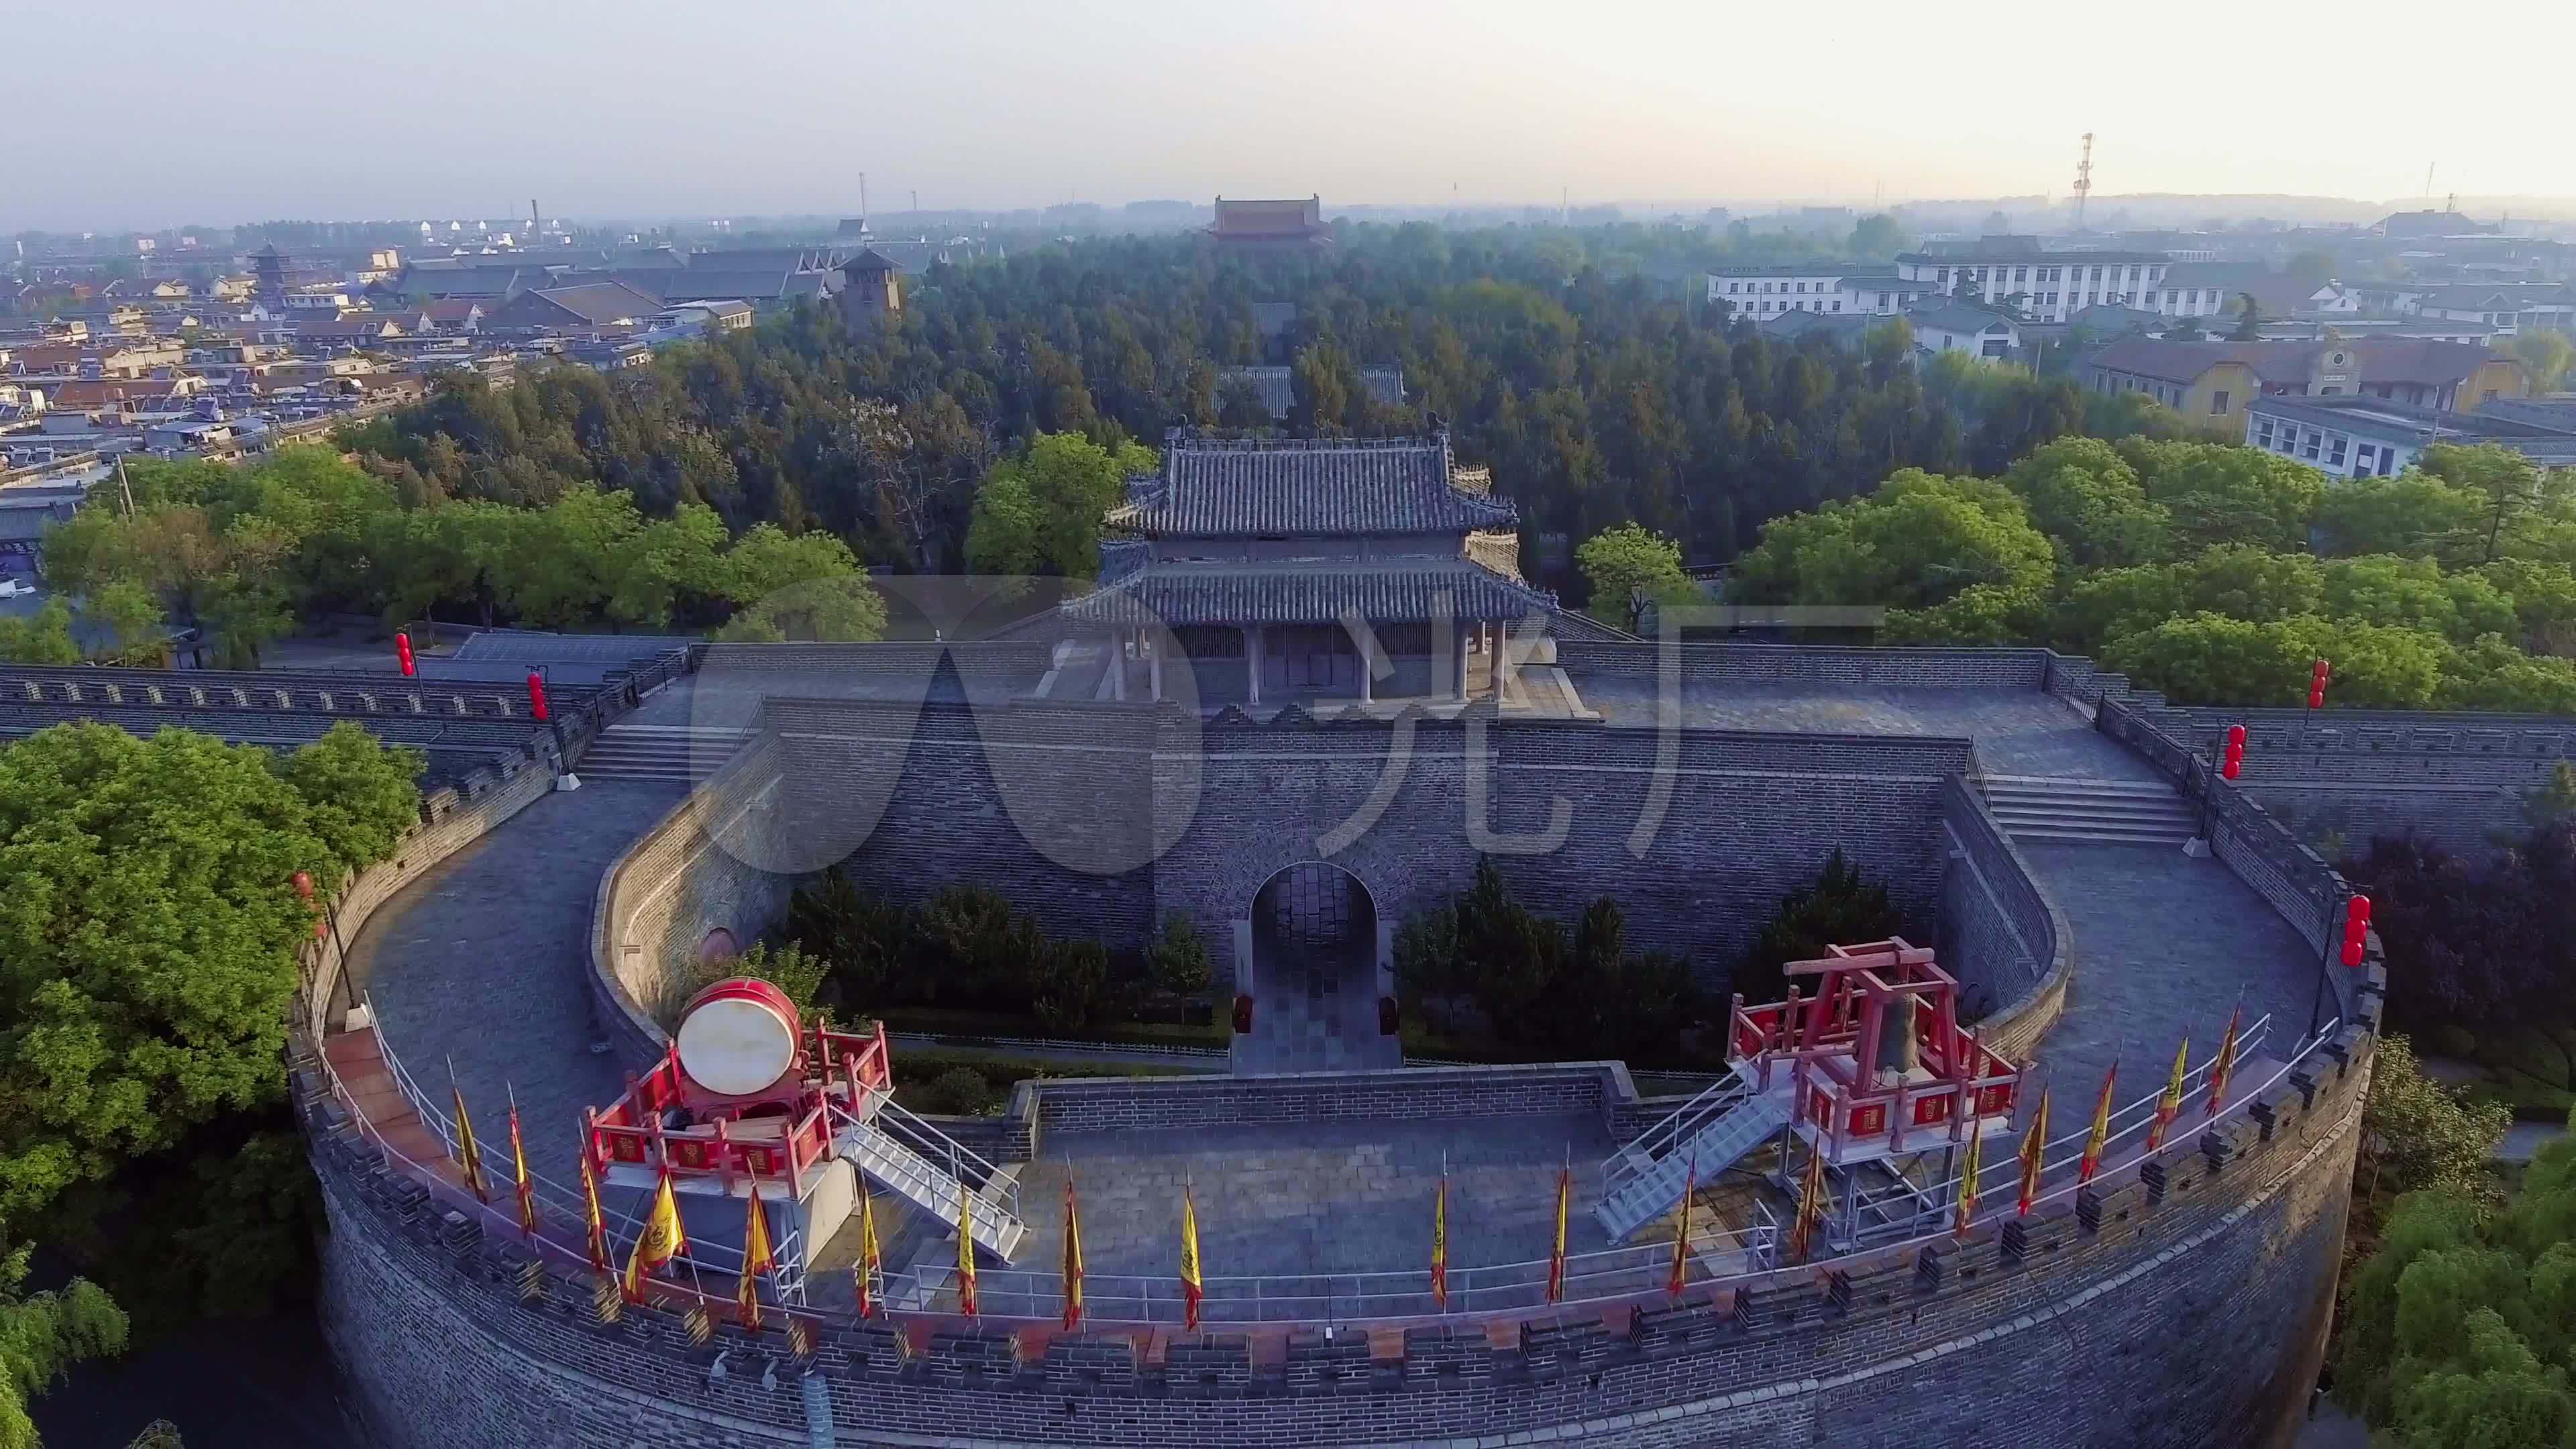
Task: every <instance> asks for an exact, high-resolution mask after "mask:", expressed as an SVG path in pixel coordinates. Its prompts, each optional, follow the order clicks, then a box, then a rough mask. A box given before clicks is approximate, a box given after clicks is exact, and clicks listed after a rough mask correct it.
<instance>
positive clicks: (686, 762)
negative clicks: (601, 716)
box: [574, 723, 747, 785]
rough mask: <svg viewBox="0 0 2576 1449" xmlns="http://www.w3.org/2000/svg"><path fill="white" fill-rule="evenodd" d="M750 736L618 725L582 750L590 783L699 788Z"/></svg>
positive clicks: (581, 770) (581, 768)
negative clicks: (655, 783)
mask: <svg viewBox="0 0 2576 1449" xmlns="http://www.w3.org/2000/svg"><path fill="white" fill-rule="evenodd" d="M745 738H747V732H746V731H743V730H738V729H709V728H699V727H696V726H691V725H643V724H624V723H620V724H613V725H610V726H609V727H608V728H606V729H604V730H601V731H600V732H599V734H598V737H597V738H595V739H593V740H592V741H591V742H590V748H589V749H587V750H585V751H583V752H582V756H581V761H580V763H579V764H578V765H576V766H575V767H574V773H576V774H578V775H580V776H581V777H582V778H583V779H585V780H653V781H659V782H663V783H667V784H674V785H695V784H697V783H698V782H699V781H701V780H704V779H705V778H706V777H707V776H709V775H712V774H714V773H715V772H716V769H717V767H718V766H720V765H722V764H723V763H724V762H725V761H727V760H729V759H731V758H733V754H734V751H736V750H738V749H740V748H741V747H742V743H743V741H744V739H745Z"/></svg>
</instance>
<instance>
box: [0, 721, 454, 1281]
mask: <svg viewBox="0 0 2576 1449" xmlns="http://www.w3.org/2000/svg"><path fill="white" fill-rule="evenodd" d="M420 765H421V760H420V756H419V754H418V753H417V752H416V751H410V750H401V749H388V748H386V747H384V746H383V745H382V744H381V743H379V742H378V741H377V740H376V738H375V737H374V736H373V735H370V734H367V733H366V732H364V731H363V730H361V729H359V728H358V727H357V726H356V725H354V724H349V723H343V724H340V725H336V726H334V727H333V728H332V730H331V732H330V734H328V735H326V736H325V737H324V738H323V739H322V740H320V741H318V742H316V743H314V744H312V745H309V746H306V747H305V748H304V749H303V750H301V751H299V752H297V753H296V754H294V755H291V756H287V757H284V758H279V757H275V756H272V755H271V754H270V753H269V752H268V751H266V750H263V749H260V748H259V747H257V746H250V745H226V744H224V743H223V742H221V741H219V740H215V739H211V738H208V737H207V736H204V735H198V734H192V733H188V732H185V731H181V730H164V731H162V732H161V733H160V734H158V735H156V736H154V737H152V738H151V739H148V740H146V739H137V738H135V737H134V736H132V735H129V734H126V733H125V732H124V731H122V730H118V729H114V728H112V727H110V726H107V725H102V724H94V723H88V722H82V723H76V724H66V725H58V726H55V727H53V728H50V729H47V730H43V731H40V732H38V733H36V734H34V735H31V736H29V737H27V738H26V739H23V740H20V741H17V742H16V743H14V744H11V745H9V746H7V747H6V748H5V749H0V878H5V879H7V880H8V881H9V882H10V889H9V891H8V892H7V893H6V896H5V899H0V1100H6V1101H8V1102H9V1103H10V1104H11V1108H10V1110H9V1111H7V1112H5V1113H0V1235H5V1234H6V1233H8V1232H9V1231H11V1230H23V1229H24V1228H25V1226H26V1225H27V1224H28V1223H29V1222H30V1220H31V1219H32V1218H33V1217H34V1216H35V1215H37V1214H39V1213H41V1212H42V1211H43V1210H44V1209H45V1208H46V1206H47V1205H48V1204H49V1203H51V1202H52V1201H53V1200H54V1199H55V1197H56V1196H57V1195H59V1194H60V1193H61V1192H62V1191H63V1190H64V1189H65V1188H67V1187H69V1186H71V1185H72V1184H73V1183H75V1182H78V1181H82V1180H86V1179H96V1178H100V1177H104V1176H106V1175H107V1174H109V1173H110V1172H112V1171H114V1170H115V1169H116V1168H117V1167H118V1166H120V1165H121V1164H122V1163H123V1161H124V1160H125V1159H126V1158H128V1157H132V1156H139V1155H142V1154H146V1153H150V1152H153V1151H157V1150H160V1149H163V1148H167V1147H169V1146H171V1145H172V1144H174V1143H175V1142H177V1141H178V1140H179V1139H180V1137H181V1136H182V1135H183V1134H184V1133H185V1132H186V1131H187V1130H188V1129H189V1128H190V1127H192V1126H194V1125H196V1124H199V1123H202V1122H206V1121H208V1120H210V1119H212V1118H214V1117H216V1116H218V1115H219V1114H223V1113H227V1112H236V1111H242V1110H246V1109H249V1108H252V1107H255V1106H258V1105H260V1104H262V1103H264V1102H269V1101H273V1100H275V1098H276V1097H277V1094H278V1093H279V1092H280V1091H281V1090H282V1087H283V1070H282V1067H281V1060H282V1055H283V1051H284V1046H285V1038H284V1033H285V1029H286V1020H285V1016H286V1004H287V1000H288V998H289V997H290V996H291V995H292V994H293V992H294V990H295V983H296V956H295V953H296V949H297V948H298V946H300V945H301V944H302V943H304V942H306V941H308V940H310V939H311V936H312V925H313V921H314V919H315V917H314V910H315V908H314V907H313V906H312V905H311V904H309V903H308V902H306V901H305V900H303V899H300V898H299V896H298V893H297V891H296V889H295V884H294V881H295V877H296V875H297V873H298V872H304V873H307V874H309V876H310V877H311V878H312V880H313V881H314V883H315V887H316V890H317V892H327V891H329V890H332V889H335V888H336V887H337V886H338V884H339V883H340V881H341V880H342V879H343V878H345V877H346V876H347V875H348V874H349V873H350V872H351V871H353V870H355V869H357V868H359V867H360V866H363V865H365V864H368V863H371V862H372V861H374V860H376V859H378V858H380V857H381V856H382V855H383V854H384V852H385V851H386V850H388V849H390V847H391V845H392V843H393V841H394V839H395V838H396V837H397V836H398V835H399V834H400V833H401V831H402V830H403V829H405V828H406V827H408V826H409V825H410V824H412V823H413V822H414V821H415V820H417V818H418V810H419V794H418V791H417V790H416V788H415V787H414V786H413V784H412V781H413V779H414V777H416V776H417V775H418V773H419V770H420ZM308 789H309V790H314V791H319V792H326V793H327V796H328V798H327V799H326V798H316V797H313V796H308V795H307V794H306V791H307V790H308Z"/></svg>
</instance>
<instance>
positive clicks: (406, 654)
mask: <svg viewBox="0 0 2576 1449" xmlns="http://www.w3.org/2000/svg"><path fill="white" fill-rule="evenodd" d="M394 659H395V660H396V662H398V663H400V664H401V665H402V672H403V678H405V679H409V678H411V677H412V676H413V675H415V674H417V673H419V672H420V670H419V668H418V667H417V666H416V665H414V664H413V663H412V657H411V635H410V634H409V633H397V634H395V635H394Z"/></svg>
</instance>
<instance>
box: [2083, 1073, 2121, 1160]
mask: <svg viewBox="0 0 2576 1449" xmlns="http://www.w3.org/2000/svg"><path fill="white" fill-rule="evenodd" d="M2119 1078H2120V1059H2119V1058H2118V1057H2113V1058H2112V1059H2111V1069H2110V1070H2109V1071H2106V1072H2104V1073H2103V1074H2102V1090H2100V1091H2098V1092H2096V1093H2094V1094H2093V1130H2092V1131H2090V1132H2087V1133H2085V1134H2084V1160H2083V1162H2081V1163H2079V1164H2078V1165H2077V1166H2076V1169H2075V1180H2076V1182H2077V1183H2079V1184H2081V1183H2087V1182H2091V1181H2092V1180H2093V1174H2095V1173H2097V1172H2100V1171H2101V1170H2102V1148H2103V1147H2104V1145H2105V1144H2107V1143H2109V1142H2110V1140H2111V1084H2112V1083H2113V1082H2115V1081H2118V1080H2119Z"/></svg>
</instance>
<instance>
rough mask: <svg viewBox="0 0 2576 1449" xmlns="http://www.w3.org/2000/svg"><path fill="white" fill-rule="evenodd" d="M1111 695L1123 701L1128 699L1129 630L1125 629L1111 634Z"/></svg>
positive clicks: (1112, 697)
mask: <svg viewBox="0 0 2576 1449" xmlns="http://www.w3.org/2000/svg"><path fill="white" fill-rule="evenodd" d="M1109 697H1110V698H1111V699H1114V700H1118V701H1119V702H1121V703H1124V702H1125V701H1126V699H1127V631H1126V630H1124V629H1120V630H1117V631H1115V632H1114V633H1112V634H1111V635H1110V636H1109Z"/></svg>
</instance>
